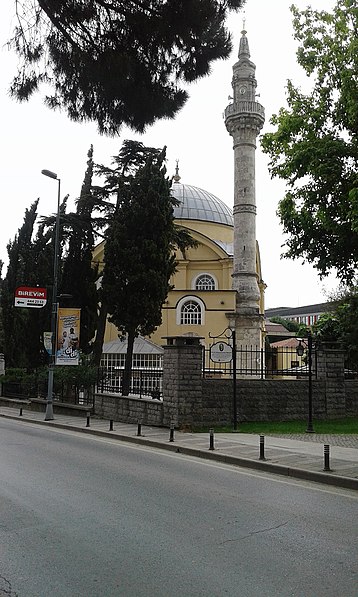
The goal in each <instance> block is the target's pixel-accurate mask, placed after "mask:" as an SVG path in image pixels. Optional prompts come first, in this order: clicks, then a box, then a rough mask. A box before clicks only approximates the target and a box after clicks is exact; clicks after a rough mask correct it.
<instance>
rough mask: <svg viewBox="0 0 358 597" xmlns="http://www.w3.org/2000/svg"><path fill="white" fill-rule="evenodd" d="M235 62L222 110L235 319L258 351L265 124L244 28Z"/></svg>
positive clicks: (239, 333) (240, 334) (240, 338)
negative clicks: (259, 178)
mask: <svg viewBox="0 0 358 597" xmlns="http://www.w3.org/2000/svg"><path fill="white" fill-rule="evenodd" d="M238 58H239V59H238V61H237V62H236V63H235V64H234V66H233V78H232V88H233V98H230V99H233V103H232V104H229V106H228V107H227V108H226V110H225V125H226V128H227V130H228V132H229V133H230V135H231V136H232V138H233V143H234V145H233V146H234V169H235V174H234V180H235V186H234V265H233V289H234V290H236V292H237V295H236V313H235V314H234V316H233V317H230V318H231V319H234V320H235V328H236V338H237V342H238V344H245V345H247V346H252V347H255V346H257V347H261V346H262V333H261V325H262V324H261V319H262V317H261V316H260V314H259V301H260V290H259V285H258V282H259V281H258V276H257V273H256V197H255V151H256V139H257V136H258V134H259V132H260V130H261V128H262V126H263V124H264V121H265V112H264V108H263V106H261V104H259V103H258V102H257V101H256V93H255V92H256V85H257V82H256V79H255V69H256V67H255V65H254V63H253V62H251V60H250V51H249V44H248V41H247V37H246V31H245V26H244V28H243V31H242V32H241V39H240V47H239V54H238Z"/></svg>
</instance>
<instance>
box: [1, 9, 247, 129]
mask: <svg viewBox="0 0 358 597" xmlns="http://www.w3.org/2000/svg"><path fill="white" fill-rule="evenodd" d="M244 2H245V0H185V2H183V1H178V0H165V1H164V0H140V1H139V0H131V1H129V0H112V1H111V2H104V1H103V0H91V1H90V2H89V1H88V2H80V1H79V0H75V1H74V0H61V2H59V1H58V0H46V2H45V1H44V0H37V1H36V0H34V1H32V0H31V2H29V1H28V0H24V2H21V3H20V2H19V1H18V0H15V6H16V17H17V23H18V25H17V26H16V28H15V31H14V35H13V38H12V40H11V42H10V46H12V47H13V48H14V49H15V51H16V53H17V54H18V57H19V59H20V66H19V69H18V74H17V76H15V78H14V80H13V83H12V87H11V92H12V94H13V95H14V96H15V97H16V99H18V100H20V101H23V100H28V99H29V97H30V96H31V95H32V94H33V93H34V92H35V91H37V90H38V88H39V86H40V85H41V84H42V83H46V85H47V86H49V85H50V86H52V87H53V88H54V94H53V95H52V96H50V97H49V96H46V99H45V102H46V104H47V105H48V106H50V107H51V108H62V109H64V110H66V111H67V113H68V115H69V117H70V118H71V119H72V120H75V121H78V122H81V121H86V120H92V121H95V122H97V124H98V128H99V130H100V132H101V133H103V132H105V133H109V134H117V133H118V131H119V129H120V127H121V125H122V124H127V125H128V126H130V127H131V128H133V129H134V130H137V131H139V132H142V131H143V130H144V128H145V127H146V126H147V125H150V124H152V123H153V122H154V121H155V120H157V119H158V118H173V117H174V115H175V114H176V113H177V111H178V110H179V109H180V108H181V107H182V106H183V105H184V103H185V101H186V100H187V97H188V94H187V91H186V90H185V86H186V84H187V83H190V82H193V81H195V80H197V79H198V78H200V77H203V76H205V75H207V74H208V73H209V72H210V66H211V64H212V63H213V62H214V61H215V60H218V59H224V58H227V57H228V56H229V54H230V51H231V36H230V34H229V33H228V31H227V30H226V28H225V20H226V17H227V15H228V12H229V11H230V10H234V11H236V10H238V9H239V8H241V7H242V5H243V4H244Z"/></svg>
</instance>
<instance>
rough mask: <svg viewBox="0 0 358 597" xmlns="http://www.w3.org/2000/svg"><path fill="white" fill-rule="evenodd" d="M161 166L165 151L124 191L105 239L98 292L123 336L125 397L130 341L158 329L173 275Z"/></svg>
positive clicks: (169, 204)
mask: <svg viewBox="0 0 358 597" xmlns="http://www.w3.org/2000/svg"><path fill="white" fill-rule="evenodd" d="M164 160H165V149H164V150H163V151H162V152H160V153H159V154H157V155H152V156H151V157H149V158H148V159H147V160H146V163H145V165H144V166H140V167H139V168H138V169H137V170H136V172H135V173H134V174H133V175H131V176H130V178H129V179H128V180H127V181H126V182H125V184H124V185H122V190H121V194H120V201H118V202H117V206H116V210H115V214H114V217H113V221H112V222H111V225H110V226H109V228H108V231H107V234H106V245H105V257H104V260H105V265H104V273H103V280H102V292H103V294H104V295H105V296H106V302H107V308H108V313H109V316H110V317H109V320H110V321H111V322H112V323H114V324H115V325H116V326H117V328H118V329H119V331H120V332H122V333H123V334H126V335H127V341H128V347H127V355H126V364H125V372H124V378H123V385H122V392H123V394H124V395H128V393H129V385H130V374H131V364H132V355H133V344H134V339H135V337H136V336H138V335H139V334H141V335H148V334H151V333H152V332H153V331H154V330H155V329H156V327H157V326H159V325H160V323H161V320H162V319H161V317H162V315H161V311H162V305H163V303H164V301H165V299H166V297H167V294H168V291H169V288H170V287H169V279H170V276H171V275H172V274H173V272H174V270H175V259H174V255H173V251H172V240H173V236H174V217H173V204H174V199H173V198H172V197H171V194H170V181H169V179H168V178H167V177H166V170H165V166H164Z"/></svg>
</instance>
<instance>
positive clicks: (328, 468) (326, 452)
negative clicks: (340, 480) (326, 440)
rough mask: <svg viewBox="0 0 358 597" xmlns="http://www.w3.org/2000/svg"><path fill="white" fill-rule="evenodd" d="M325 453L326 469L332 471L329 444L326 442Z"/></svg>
mask: <svg viewBox="0 0 358 597" xmlns="http://www.w3.org/2000/svg"><path fill="white" fill-rule="evenodd" d="M323 453H324V469H323V470H324V471H330V470H331V469H330V466H329V444H324V449H323Z"/></svg>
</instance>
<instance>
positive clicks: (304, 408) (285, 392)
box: [201, 379, 358, 425]
mask: <svg viewBox="0 0 358 597" xmlns="http://www.w3.org/2000/svg"><path fill="white" fill-rule="evenodd" d="M356 387H357V390H358V383H357V386H356ZM312 398H313V416H314V418H316V419H323V418H328V417H327V408H326V397H325V392H324V384H322V383H321V382H319V381H313V383H312ZM236 403H237V418H238V421H241V422H242V421H293V420H305V419H306V418H307V413H308V382H307V381H305V380H285V379H282V380H271V379H270V380H255V379H252V380H238V381H237V384H236ZM202 405H203V408H202V421H201V423H202V424H203V425H227V424H230V423H232V421H233V419H234V416H233V382H232V381H231V380H221V379H204V380H203V400H202ZM331 418H332V417H331Z"/></svg>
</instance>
